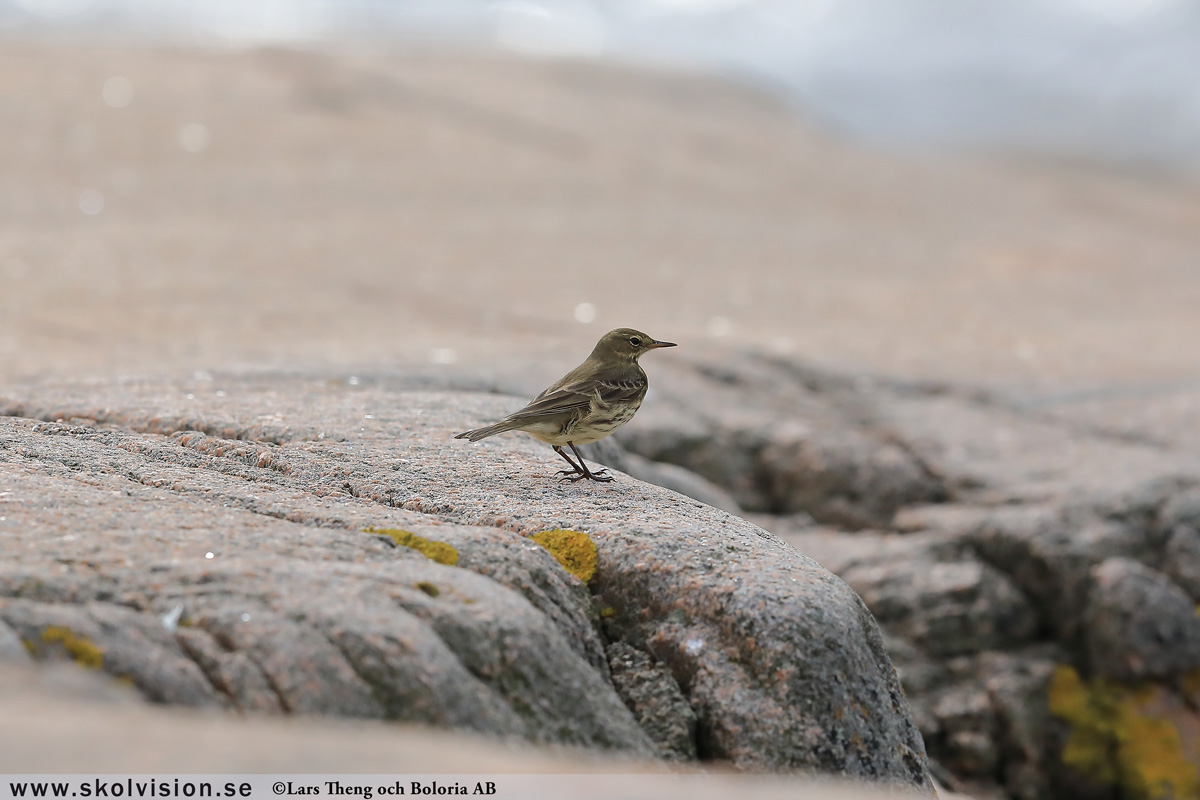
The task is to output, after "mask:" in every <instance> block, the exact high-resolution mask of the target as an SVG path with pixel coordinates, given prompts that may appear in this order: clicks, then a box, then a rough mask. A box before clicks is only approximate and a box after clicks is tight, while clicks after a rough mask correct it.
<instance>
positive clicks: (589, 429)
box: [454, 328, 675, 482]
mask: <svg viewBox="0 0 1200 800" xmlns="http://www.w3.org/2000/svg"><path fill="white" fill-rule="evenodd" d="M674 346H675V343H674V342H659V341H656V340H655V339H653V338H651V337H649V336H647V335H646V334H644V333H642V332H641V331H635V330H634V329H633V328H617V329H616V330H615V331H609V332H608V333H606V334H604V336H602V337H600V341H599V342H597V343H596V348H595V349H594V350H592V354H591V355H590V356H588V357H587V360H586V361H584V362H583V363H582V364H580V365H579V366H578V367H576V368H575V369H573V370H571V371H570V372H568V373H567V374H566V375H564V376H563V377H562V378H561V379H560V380H559V381H558V382H557V383H555V384H554V385H553V386H551V387H550V388H548V389H546V390H545V391H544V392H542V393H541V394H539V395H538V396H537V397H535V398H533V400H531V401H530V403H529V405H527V406H525V407H524V408H522V409H521V410H520V411H517V412H515V413H513V414H509V415H508V416H507V417H505V418H504V419H502V420H500V421H499V422H496V423H494V424H492V425H488V426H486V427H483V428H476V429H475V430H473V431H466V432H465V433H460V434H458V435H457V436H455V437H454V438H455V439H468V440H470V441H472V442H478V441H479V440H480V439H486V438H487V437H489V436H495V435H496V434H497V433H504V432H505V431H525V432H526V433H528V434H529V435H530V436H533V437H534V438H535V439H540V440H541V441H543V442H545V443H546V444H548V445H550V446H551V447H553V448H554V452H556V453H558V454H559V455H560V456H562V457H563V458H564V459H566V462H567V463H568V464H570V465H571V469H569V470H565V469H563V470H559V472H558V474H559V475H563V476H564V477H563V480H568V481H578V480H582V479H584V478H587V479H588V480H593V481H601V482H607V481H611V480H612V479H613V478H612V476H611V475H607V474H605V473H607V471H608V470H603V469H601V470H597V471H596V472H592V471H591V470H589V469H588V468H587V464H585V463H584V461H583V456H582V455H580V453H579V450H578V449H577V447H576V445H581V444H591V443H592V442H597V441H600V440H601V439H603V438H604V437H605V436H608V435H609V434H610V433H612V432H613V431H615V430H616V429H617V428H619V427H621V426H622V425H624V424H625V423H626V422H629V420H631V419H633V415H634V414H635V413H637V410H638V408H639V407H640V406H641V405H642V400H643V399H645V397H646V388H647V387H648V386H649V383H648V382H647V380H646V372H645V371H644V370H643V369H642V367H641V365H640V364H638V359H639V358H641V357H642V356H643V355H644V354H645V353H648V352H650V351H651V350H657V349H658V348H660V347H674ZM563 445H566V446H567V447H569V448H571V452H573V453H574V454H575V458H577V459H579V461H578V463H576V462H575V461H572V460H571V457H570V456H569V455H567V454H566V451H564V450H563Z"/></svg>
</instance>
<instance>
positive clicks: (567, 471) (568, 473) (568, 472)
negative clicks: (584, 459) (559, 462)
mask: <svg viewBox="0 0 1200 800" xmlns="http://www.w3.org/2000/svg"><path fill="white" fill-rule="evenodd" d="M554 474H555V475H566V476H567V477H568V478H570V477H571V476H572V475H575V476H577V477H576V478H575V480H579V478H582V477H583V473H582V472H580V471H579V470H577V469H560V470H559V471H558V472H556V473H554Z"/></svg>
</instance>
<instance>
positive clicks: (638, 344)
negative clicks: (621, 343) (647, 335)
mask: <svg viewBox="0 0 1200 800" xmlns="http://www.w3.org/2000/svg"><path fill="white" fill-rule="evenodd" d="M629 343H630V344H631V345H633V346H634V347H641V346H642V340H641V339H639V338H638V337H636V336H630V337H629Z"/></svg>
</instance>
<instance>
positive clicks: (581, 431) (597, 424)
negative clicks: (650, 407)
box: [521, 400, 642, 446]
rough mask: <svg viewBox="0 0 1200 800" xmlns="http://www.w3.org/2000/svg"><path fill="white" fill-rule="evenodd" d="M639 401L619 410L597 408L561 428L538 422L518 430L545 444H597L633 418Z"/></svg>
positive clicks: (560, 425) (624, 405) (627, 404)
mask: <svg viewBox="0 0 1200 800" xmlns="http://www.w3.org/2000/svg"><path fill="white" fill-rule="evenodd" d="M641 405H642V403H641V401H640V400H639V401H638V402H635V403H625V404H623V405H621V406H620V407H619V408H613V407H607V408H606V407H600V408H595V409H593V410H592V411H591V412H590V413H589V414H587V415H586V416H583V417H580V418H579V419H577V420H573V421H571V422H568V423H567V424H566V425H563V424H561V423H558V422H539V423H535V424H533V425H530V426H528V427H524V428H521V430H523V431H525V432H526V433H528V434H529V435H531V436H533V437H534V438H535V439H540V440H541V441H543V442H545V443H546V444H552V445H557V446H561V445H565V444H567V443H568V442H573V443H574V444H576V445H581V444H591V443H592V442H598V441H600V440H601V439H603V438H604V437H606V436H608V435H609V434H611V433H612V432H613V431H615V430H616V429H617V428H619V427H621V426H622V425H624V424H625V423H626V422H629V420H631V419H633V415H634V414H636V413H637V410H638V409H639V408H641Z"/></svg>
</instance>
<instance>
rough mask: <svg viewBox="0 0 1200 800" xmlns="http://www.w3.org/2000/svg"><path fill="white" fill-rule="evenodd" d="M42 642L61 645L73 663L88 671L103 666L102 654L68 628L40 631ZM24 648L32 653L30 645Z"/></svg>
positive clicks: (98, 649) (83, 637) (88, 640)
mask: <svg viewBox="0 0 1200 800" xmlns="http://www.w3.org/2000/svg"><path fill="white" fill-rule="evenodd" d="M42 641H43V642H45V643H46V644H61V645H62V646H63V649H64V650H66V651H67V654H68V655H69V656H71V658H72V659H74V661H75V663H77V664H79V665H80V666H84V667H87V668H88V669H100V667H102V666H104V653H103V652H102V651H101V650H100V648H99V647H97V646H96V645H94V644H93V643H92V641H91V640H90V639H88V638H87V637H85V636H77V635H76V634H75V632H74V631H72V630H71V629H70V628H65V627H61V626H59V625H51V626H50V627H48V628H46V629H45V630H44V631H42ZM26 648H27V649H30V650H31V651H32V649H33V648H32V647H30V643H28V642H26Z"/></svg>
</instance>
